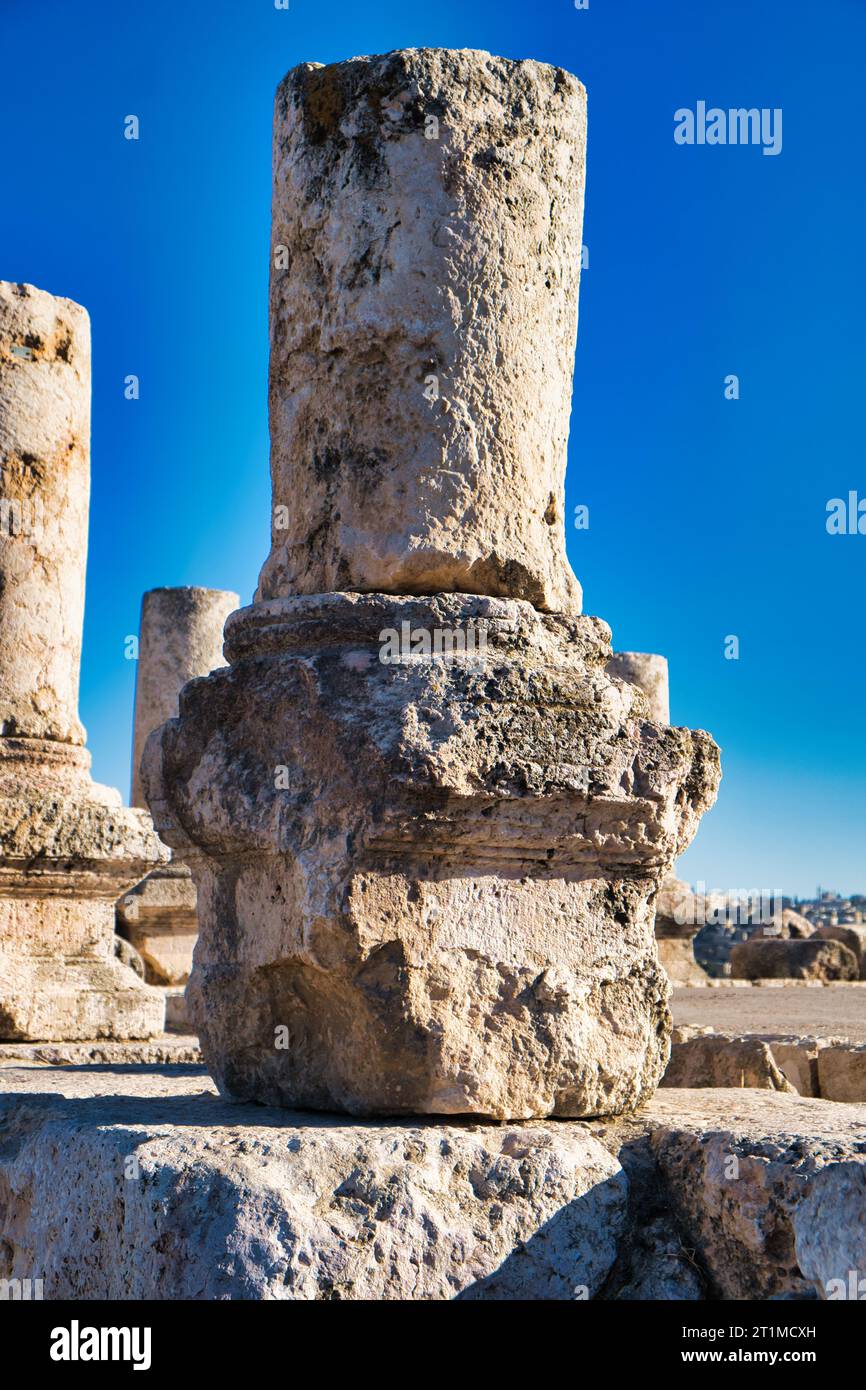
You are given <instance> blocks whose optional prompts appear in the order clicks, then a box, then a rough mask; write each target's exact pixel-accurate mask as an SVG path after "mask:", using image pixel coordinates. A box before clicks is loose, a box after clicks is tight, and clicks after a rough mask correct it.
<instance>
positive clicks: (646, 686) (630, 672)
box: [607, 652, 671, 724]
mask: <svg viewBox="0 0 866 1390" xmlns="http://www.w3.org/2000/svg"><path fill="white" fill-rule="evenodd" d="M607 673H608V675H609V676H617V677H618V678H619V680H621V681H628V683H629V685H636V686H637V687H638V689H639V690H642V691H643V693H644V695H645V696H646V697H647V701H648V703H649V717H650V719H652V720H654V722H655V723H656V724H670V722H671V702H670V691H669V688H668V661H667V657H666V656H656V655H655V654H654V653H653V652H614V654H613V657H612V659H611V660H610V661H609V662H608V663H607Z"/></svg>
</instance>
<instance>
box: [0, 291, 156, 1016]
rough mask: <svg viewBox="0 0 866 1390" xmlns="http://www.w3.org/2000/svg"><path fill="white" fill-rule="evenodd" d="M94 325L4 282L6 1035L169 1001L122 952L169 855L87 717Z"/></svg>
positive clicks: (0, 732) (2, 874)
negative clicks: (124, 794)
mask: <svg viewBox="0 0 866 1390" xmlns="http://www.w3.org/2000/svg"><path fill="white" fill-rule="evenodd" d="M89 434H90V323H89V319H88V316H87V313H86V312H85V310H84V309H82V308H81V307H80V305H77V304H73V303H72V302H71V301H70V300H68V299H56V298H54V296H52V295H50V294H46V293H44V292H43V291H42V290H38V289H34V287H33V286H32V285H18V284H10V283H7V282H0V469H2V483H0V1039H11V1040H13V1041H18V1040H26V1039H34V1040H46V1041H52V1040H74V1039H84V1038H146V1037H151V1036H153V1035H154V1034H156V1033H159V1032H161V1031H162V1026H163V1017H164V1004H163V1000H162V998H161V996H160V995H159V993H158V992H157V991H155V990H151V989H149V988H148V987H147V986H146V985H144V984H143V983H142V982H141V981H140V980H139V978H138V977H137V976H136V975H135V974H134V972H133V971H132V970H130V969H129V968H127V967H126V966H124V965H123V964H121V962H120V961H119V960H117V959H116V957H115V955H114V902H115V900H116V898H117V896H118V894H119V893H120V892H121V891H122V890H123V889H124V888H126V887H128V886H129V885H131V884H133V883H135V882H136V880H137V879H140V878H141V877H142V875H143V874H145V873H147V871H148V869H150V868H151V867H152V866H153V865H154V864H157V863H158V862H159V861H160V860H161V859H165V858H167V857H168V855H167V851H166V850H165V849H164V848H163V847H162V846H161V845H160V844H159V841H158V840H157V837H156V835H155V834H154V831H153V827H152V825H151V822H150V817H149V816H148V815H146V814H145V813H144V812H142V811H136V810H129V809H127V808H125V807H124V806H123V805H122V803H121V798H120V795H119V793H118V792H115V791H113V790H111V789H110V788H108V787H101V786H98V785H97V784H96V783H94V782H93V781H91V779H90V776H89V772H88V768H89V766H90V755H89V753H88V752H87V751H86V749H85V747H84V741H85V733H84V729H83V727H82V725H81V723H80V721H79V718H78V675H79V663H80V658H81V633H82V624H83V616H84V572H85V561H86V555H87V519H88V506H89V490H90V441H89Z"/></svg>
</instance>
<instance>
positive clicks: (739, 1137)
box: [648, 1090, 866, 1299]
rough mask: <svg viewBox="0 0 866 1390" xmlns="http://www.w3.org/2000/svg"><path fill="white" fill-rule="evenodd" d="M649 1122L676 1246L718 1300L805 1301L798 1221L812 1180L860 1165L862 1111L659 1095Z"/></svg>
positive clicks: (783, 1100) (709, 1094)
mask: <svg viewBox="0 0 866 1390" xmlns="http://www.w3.org/2000/svg"><path fill="white" fill-rule="evenodd" d="M648 1118H651V1120H652V1129H651V1132H650V1136H649V1138H650V1143H651V1145H652V1149H653V1153H654V1155H655V1158H656V1161H657V1163H658V1165H659V1170H660V1174H661V1177H662V1180H663V1182H664V1183H665V1186H666V1189H667V1192H668V1195H669V1197H670V1200H671V1203H672V1205H673V1208H674V1212H675V1214H676V1216H677V1218H678V1220H679V1222H680V1229H681V1231H682V1235H683V1240H684V1242H685V1243H687V1244H690V1245H692V1246H693V1247H695V1248H696V1249H697V1251H698V1254H699V1257H700V1260H701V1263H702V1265H703V1266H704V1268H705V1269H706V1270H707V1272H708V1274H709V1276H710V1279H711V1281H712V1283H713V1284H714V1285H715V1288H716V1293H717V1296H720V1297H722V1298H731V1299H753V1298H757V1299H766V1298H773V1297H778V1296H779V1295H784V1294H787V1295H798V1296H800V1297H807V1296H809V1295H810V1294H811V1293H812V1289H813V1285H812V1279H813V1278H814V1273H813V1272H810V1273H809V1274H807V1273H806V1271H805V1270H803V1269H801V1267H800V1265H799V1263H798V1255H797V1252H796V1250H795V1240H796V1239H797V1230H796V1221H797V1215H798V1212H800V1211H802V1210H803V1208H804V1204H806V1203H807V1202H808V1200H809V1197H810V1194H811V1192H812V1190H813V1187H814V1186H815V1184H816V1179H817V1178H818V1176H819V1174H821V1173H822V1172H823V1174H824V1176H823V1178H822V1180H821V1181H822V1184H823V1183H830V1182H831V1181H833V1180H834V1179H833V1178H831V1176H830V1175H831V1174H832V1175H838V1174H840V1171H841V1170H842V1169H843V1168H846V1167H848V1165H850V1164H856V1165H857V1166H858V1167H862V1166H863V1165H864V1164H866V1106H863V1105H834V1104H833V1103H832V1102H830V1101H824V1100H808V1099H806V1098H805V1097H802V1096H796V1095H784V1094H779V1093H773V1092H768V1091H764V1090H753V1091H750V1090H728V1091H724V1090H706V1091H688V1090H661V1091H659V1092H658V1093H657V1095H656V1097H655V1099H654V1100H653V1102H652V1105H651V1107H650V1112H649V1116H648ZM861 1219H862V1218H861ZM801 1253H803V1252H802V1251H801Z"/></svg>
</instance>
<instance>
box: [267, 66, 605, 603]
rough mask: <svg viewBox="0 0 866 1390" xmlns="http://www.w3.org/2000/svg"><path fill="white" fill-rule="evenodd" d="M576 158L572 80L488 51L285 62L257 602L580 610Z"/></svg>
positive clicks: (581, 94) (580, 173)
mask: <svg viewBox="0 0 866 1390" xmlns="http://www.w3.org/2000/svg"><path fill="white" fill-rule="evenodd" d="M585 140H586V93H585V91H584V88H583V86H582V85H581V83H580V82H578V81H577V79H576V78H575V77H572V76H571V74H570V73H567V72H564V71H563V70H562V69H561V68H554V67H548V66H547V65H545V64H543V63H536V62H531V61H530V62H511V61H509V60H507V59H504V58H497V57H492V56H491V55H490V54H489V53H480V52H474V51H471V50H460V51H452V50H446V49H409V50H405V51H403V52H397V53H389V54H386V55H384V56H381V57H370V58H355V59H353V60H352V61H350V62H345V63H334V64H331V65H329V66H327V67H321V66H319V65H317V64H314V63H304V64H302V65H301V66H300V67H298V68H295V69H293V70H292V71H291V72H290V73H289V74H288V75H287V77H286V78H285V79H284V80H283V82H282V83H281V84H280V86H279V88H278V90H277V95H276V107H275V119H274V164H273V168H274V192H273V245H272V253H273V255H272V271H271V366H270V419H271V474H272V480H273V501H274V521H273V543H272V550H271V554H270V558H269V559H268V561H267V563H266V565H265V566H264V569H263V570H262V575H261V581H260V589H259V597H260V598H262V599H271V598H283V597H286V596H288V595H291V594H296V593H300V594H312V593H322V592H325V591H330V590H362V591H378V590H382V591H385V592H389V593H403V594H429V593H436V592H440V591H458V592H465V593H477V594H492V595H500V596H506V597H513V598H522V599H528V600H529V601H530V602H532V603H534V604H535V605H536V606H537V607H539V608H545V609H552V610H561V611H567V612H571V613H578V612H579V611H580V603H581V590H580V585H579V584H578V582H577V580H576V579H575V578H574V575H573V574H572V572H571V569H570V567H569V565H568V562H567V560H566V557H565V546H564V526H563V521H564V494H563V487H564V477H565V461H566V441H567V437H568V420H569V407H570V393H571V379H572V372H573V365H574V345H575V336H576V332H577V301H578V280H579V274H580V259H581V239H582V223H583V189H584V162H585Z"/></svg>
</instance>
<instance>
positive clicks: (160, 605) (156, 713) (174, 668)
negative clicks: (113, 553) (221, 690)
mask: <svg viewBox="0 0 866 1390" xmlns="http://www.w3.org/2000/svg"><path fill="white" fill-rule="evenodd" d="M239 605H240V598H239V597H238V595H237V594H233V593H231V592H229V591H228V590H226V589H201V588H198V587H195V586H193V585H184V586H182V587H179V588H173V589H149V590H148V592H147V593H146V594H145V595H144V597H143V598H142V600H141V622H140V626H139V637H138V670H137V674H136V681H135V717H134V729H133V739H132V798H131V800H132V805H133V806H141V807H143V808H144V809H145V810H147V801H146V800H145V796H144V790H143V788H142V785H141V755H142V753H143V752H144V745H145V743H146V742H147V739H148V736H149V734H150V733H151V732H152V730H153V729H156V728H158V727H159V725H160V724H164V723H165V721H166V720H167V719H174V718H175V716H176V715H177V697H178V695H179V694H180V691H181V690H182V688H183V686H185V685H186V683H187V681H191V680H194V679H195V677H196V676H207V675H209V674H210V672H211V671H214V670H215V669H216V668H217V666H225V665H226V664H227V663H226V660H225V658H224V656H223V628H224V627H225V622H226V618H227V617H228V615H229V613H233V612H234V610H235V609H236V608H237V607H238V606H239Z"/></svg>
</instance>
